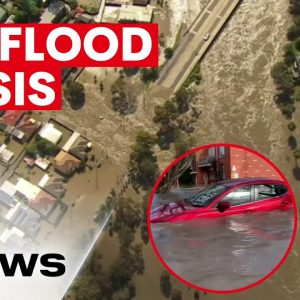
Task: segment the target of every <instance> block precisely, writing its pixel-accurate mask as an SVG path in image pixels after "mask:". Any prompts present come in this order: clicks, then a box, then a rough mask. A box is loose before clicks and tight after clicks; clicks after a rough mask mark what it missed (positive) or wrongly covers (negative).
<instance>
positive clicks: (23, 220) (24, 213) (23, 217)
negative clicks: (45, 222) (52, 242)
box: [5, 202, 41, 237]
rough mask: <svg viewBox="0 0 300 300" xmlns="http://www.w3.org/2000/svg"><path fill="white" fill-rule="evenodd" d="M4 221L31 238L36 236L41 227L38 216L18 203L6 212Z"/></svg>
mask: <svg viewBox="0 0 300 300" xmlns="http://www.w3.org/2000/svg"><path fill="white" fill-rule="evenodd" d="M5 219H6V220H8V221H9V222H10V223H11V224H13V225H15V226H16V227H18V228H19V229H20V230H22V231H23V232H24V233H26V234H27V235H29V236H31V237H34V236H35V235H36V234H37V232H38V231H39V229H40V226H41V225H40V215H39V214H38V213H37V212H35V211H34V210H32V209H31V208H29V207H28V206H25V205H24V204H22V203H20V202H18V203H17V204H16V205H15V206H14V207H13V208H11V209H10V210H9V211H8V213H7V214H6V215H5Z"/></svg>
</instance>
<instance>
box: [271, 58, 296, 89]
mask: <svg viewBox="0 0 300 300" xmlns="http://www.w3.org/2000/svg"><path fill="white" fill-rule="evenodd" d="M271 76H272V77H273V79H274V81H275V83H276V85H277V87H278V88H279V89H280V90H282V91H283V92H285V93H292V92H293V90H294V83H293V78H292V74H291V72H290V71H289V69H288V66H287V65H286V64H285V63H283V62H278V63H276V64H275V65H274V66H273V67H272V70H271Z"/></svg>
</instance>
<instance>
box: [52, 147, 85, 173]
mask: <svg viewBox="0 0 300 300" xmlns="http://www.w3.org/2000/svg"><path fill="white" fill-rule="evenodd" d="M80 164H81V161H80V160H79V159H78V158H76V157H75V156H73V155H71V154H69V153H67V152H65V151H63V150H61V151H60V152H59V153H58V154H57V156H56V157H55V159H54V167H55V169H56V170H58V171H59V172H61V173H62V174H64V175H70V174H72V173H73V172H74V171H75V170H76V169H77V168H78V167H79V166H80Z"/></svg>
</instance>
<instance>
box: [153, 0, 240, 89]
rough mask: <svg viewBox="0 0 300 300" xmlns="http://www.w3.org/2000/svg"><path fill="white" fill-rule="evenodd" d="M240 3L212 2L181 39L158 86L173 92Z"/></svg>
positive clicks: (217, 0) (165, 67)
mask: <svg viewBox="0 0 300 300" xmlns="http://www.w3.org/2000/svg"><path fill="white" fill-rule="evenodd" d="M240 1H241V0H211V1H210V2H209V3H208V5H207V6H206V7H205V8H204V10H203V11H202V12H201V13H200V14H199V16H198V17H197V19H196V20H195V22H194V23H193V24H192V26H191V27H190V29H189V31H188V32H187V33H186V34H185V36H184V37H183V39H182V41H181V43H180V45H179V46H178V48H177V49H176V51H175V53H174V55H173V57H172V59H170V60H169V61H168V62H167V63H166V65H165V66H164V68H163V69H162V71H161V72H160V76H159V78H158V81H157V84H159V85H161V86H163V87H166V88H169V89H171V90H172V91H174V92H176V91H177V90H178V89H179V88H180V87H181V85H182V84H183V83H184V81H185V80H186V79H187V77H188V75H189V74H190V73H191V71H192V70H193V68H194V67H195V65H196V64H197V62H198V61H199V60H200V59H201V58H202V57H203V55H204V54H205V52H206V50H207V49H208V47H209V46H210V44H211V43H212V42H213V40H214V38H215V37H216V35H217V34H218V33H219V31H220V30H221V29H222V27H223V25H224V24H225V22H226V21H227V19H228V18H229V17H230V15H231V14H232V12H233V11H234V9H235V8H236V6H237V5H238V3H239V2H240Z"/></svg>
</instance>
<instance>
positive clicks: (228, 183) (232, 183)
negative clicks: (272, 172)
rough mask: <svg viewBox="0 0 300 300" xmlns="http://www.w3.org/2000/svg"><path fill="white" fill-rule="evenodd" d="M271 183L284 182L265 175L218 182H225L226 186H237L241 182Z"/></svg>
mask: <svg viewBox="0 0 300 300" xmlns="http://www.w3.org/2000/svg"><path fill="white" fill-rule="evenodd" d="M261 182H263V183H270V184H274V183H276V184H284V185H285V183H284V182H283V181H282V180H278V179H272V178H264V177H245V178H237V179H227V180H222V181H219V182H218V184H223V185H226V186H235V185H239V184H244V183H245V184H247V183H249V184H255V183H261Z"/></svg>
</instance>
